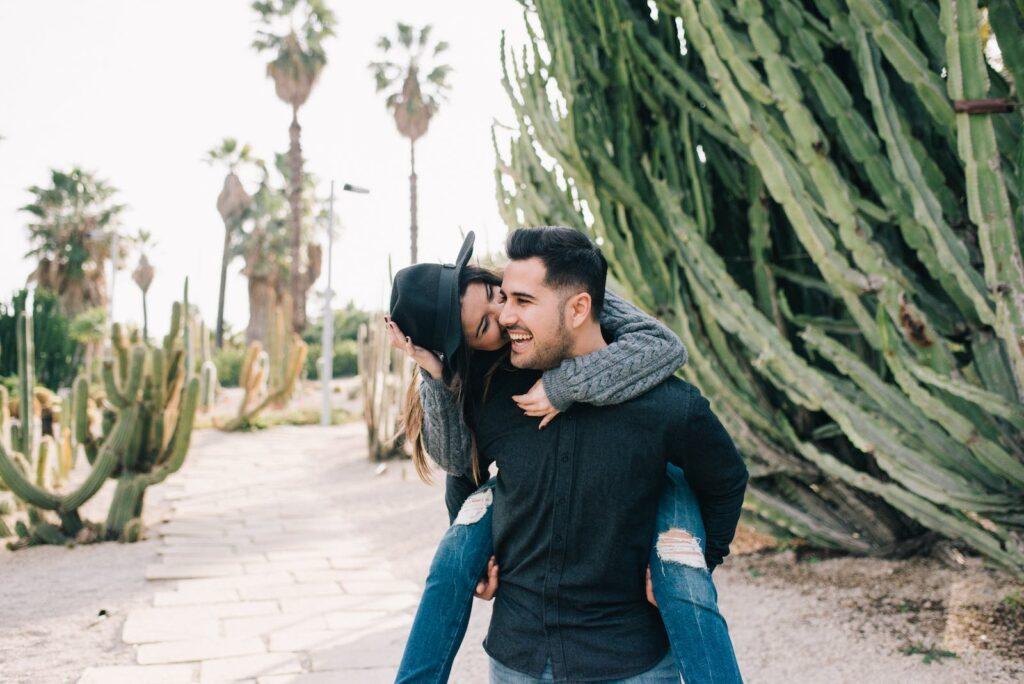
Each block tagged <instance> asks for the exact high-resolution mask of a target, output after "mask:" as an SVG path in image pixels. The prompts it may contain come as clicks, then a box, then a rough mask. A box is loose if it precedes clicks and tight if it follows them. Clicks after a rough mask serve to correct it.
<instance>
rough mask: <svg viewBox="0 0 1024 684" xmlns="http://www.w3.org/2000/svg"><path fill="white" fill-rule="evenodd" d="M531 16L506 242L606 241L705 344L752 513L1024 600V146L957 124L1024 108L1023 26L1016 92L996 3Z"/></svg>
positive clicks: (1012, 48)
mask: <svg viewBox="0 0 1024 684" xmlns="http://www.w3.org/2000/svg"><path fill="white" fill-rule="evenodd" d="M523 5H524V7H525V8H526V12H527V13H528V14H531V15H533V17H532V19H531V21H529V22H528V34H529V45H527V46H526V47H525V48H524V50H523V52H522V54H516V53H514V52H512V51H510V50H508V49H507V48H506V46H504V45H503V46H502V56H503V62H504V66H505V78H504V85H505V88H506V90H507V92H508V94H509V98H510V101H511V103H512V107H513V109H514V111H515V113H516V118H517V120H518V124H519V127H518V128H519V130H518V135H515V136H513V137H512V138H511V140H510V141H509V142H508V147H507V148H505V149H502V143H503V142H504V141H500V140H499V139H498V130H497V129H496V131H495V146H496V148H497V149H498V152H499V164H498V168H497V170H496V179H497V182H498V199H499V205H500V209H501V212H502V215H503V217H504V218H505V220H506V222H507V223H508V224H509V226H510V227H516V226H519V225H543V224H552V223H560V224H567V225H572V226H576V227H578V228H580V229H581V230H585V231H587V232H588V233H590V234H591V235H592V236H593V237H594V238H595V239H597V240H598V242H599V243H601V244H602V248H603V250H604V253H605V255H606V256H607V257H608V260H609V264H610V266H611V271H612V275H613V276H614V278H615V279H616V280H617V281H618V283H619V284H620V285H621V287H622V289H624V290H625V291H626V292H627V294H629V295H630V296H631V297H632V298H633V299H635V300H636V301H637V302H638V303H639V304H640V305H642V306H643V307H645V308H646V309H648V310H649V311H651V312H653V313H655V314H656V315H659V316H660V317H661V318H662V319H663V320H665V321H666V322H667V323H668V324H669V325H670V326H671V327H672V328H673V329H675V330H676V331H677V332H678V333H679V335H680V336H681V337H682V339H683V341H684V342H685V343H686V345H687V346H688V348H689V351H690V363H689V364H688V365H687V366H686V367H685V368H684V370H683V375H684V376H685V377H686V378H687V379H688V380H690V381H692V382H694V383H695V384H697V385H699V386H700V387H701V388H702V390H703V391H704V392H705V393H706V394H707V395H708V396H709V397H711V398H712V400H713V403H714V405H715V408H716V411H717V412H718V413H719V415H720V416H721V417H722V420H723V422H724V423H725V424H726V426H727V427H728V429H729V431H730V433H731V434H732V435H733V436H734V438H735V439H736V441H737V444H738V445H739V446H740V448H741V450H742V451H743V453H744V455H745V457H746V458H747V461H748V465H749V467H750V470H751V474H752V482H751V489H750V493H749V495H748V497H747V501H746V504H745V505H746V507H747V509H748V511H749V512H750V513H751V514H752V515H754V516H756V518H757V519H758V520H760V521H761V522H763V523H764V524H765V525H767V526H769V527H772V528H774V529H777V530H779V531H780V532H785V533H787V534H793V535H796V536H800V537H803V538H805V539H808V540H810V541H812V542H813V543H816V544H819V545H823V546H828V547H833V548H840V549H846V550H848V551H851V552H856V553H867V554H881V555H884V554H899V553H905V552H907V551H909V550H912V549H915V548H921V547H922V546H924V544H923V542H924V541H926V540H928V539H931V538H934V536H935V535H934V533H936V532H937V533H939V534H940V535H943V536H945V537H948V538H953V539H957V540H960V541H961V542H963V543H966V544H968V545H970V546H972V547H973V548H975V549H976V550H977V551H979V552H981V553H983V554H985V555H986V556H988V557H989V558H991V559H993V560H995V561H996V562H998V563H1000V564H1001V565H1003V566H1005V567H1007V568H1009V569H1011V570H1013V571H1014V572H1017V573H1022V574H1024V437H1022V431H1024V403H1022V400H1024V266H1022V260H1021V247H1020V240H1021V234H1022V233H1021V231H1022V228H1024V227H1022V226H1020V225H1018V224H1017V220H1018V219H1017V218H1016V217H1019V216H1020V215H1021V206H1022V203H1024V197H1022V196H1021V194H1022V190H1024V186H1022V185H1021V181H1022V179H1024V169H1022V168H1021V164H1022V162H1024V157H1022V156H1021V155H1022V153H1024V142H1022V129H1024V120H1022V117H1021V116H1020V113H1019V111H1018V113H1013V114H967V113H956V112H954V106H953V101H954V100H964V99H982V98H986V97H995V98H1005V97H1015V98H1016V99H1018V100H1019V99H1020V97H1021V96H1020V90H1019V87H1020V83H1019V81H1018V82H1017V85H1016V86H1015V85H1014V81H1013V79H1012V77H1010V74H1011V73H1015V72H1013V70H1014V69H1016V68H1018V67H1020V66H1024V62H1022V61H1021V60H1020V59H1018V57H1019V56H1020V55H1021V54H1024V53H1021V52H1020V49H1019V48H1018V47H1017V46H1016V45H1006V44H1005V43H1006V39H1007V38H1008V39H1010V40H1011V42H1012V40H1016V39H1018V38H1019V36H1018V35H1016V34H1015V32H1014V31H1013V30H1010V29H1009V28H1007V27H1008V26H1009V25H1010V24H1012V25H1014V26H1016V25H1017V24H1018V23H1021V22H1020V19H1019V18H1017V19H1014V20H1013V21H1012V22H1009V23H1007V22H1008V21H1009V20H1007V19H1005V17H1004V20H1003V21H1004V25H1002V26H994V27H993V28H995V40H998V41H1001V42H1000V47H1004V48H1005V50H1004V53H1005V54H1006V55H1007V59H1006V64H1007V67H1006V70H1005V71H997V70H996V69H995V68H993V67H992V66H991V65H990V64H988V63H987V61H986V59H985V56H984V53H983V47H984V46H983V45H982V38H981V31H980V30H979V27H980V25H981V24H983V23H984V21H985V18H986V15H985V13H984V12H983V11H980V10H979V9H978V7H977V3H976V2H975V1H973V0H942V2H941V3H940V4H939V6H936V7H933V6H931V5H929V4H928V3H914V2H910V1H909V0H894V2H890V3H883V2H880V0H778V1H777V2H771V3H768V2H765V1H764V0H740V1H739V2H735V3H734V2H724V0H680V1H679V2H668V1H667V0H658V1H657V2H655V3H652V4H650V6H648V4H645V3H640V2H632V1H630V0H585V1H583V2H569V1H568V0H531V1H530V2H523ZM989 11H990V12H992V11H997V12H1001V13H1002V14H1003V15H1007V14H1012V10H1009V9H1008V5H1007V3H1004V2H996V3H992V4H991V5H990V9H989ZM534 19H535V20H536V21H533V20H534ZM944 78H945V83H943V79H944Z"/></svg>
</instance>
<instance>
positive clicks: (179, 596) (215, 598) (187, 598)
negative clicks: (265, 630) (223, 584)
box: [153, 589, 257, 607]
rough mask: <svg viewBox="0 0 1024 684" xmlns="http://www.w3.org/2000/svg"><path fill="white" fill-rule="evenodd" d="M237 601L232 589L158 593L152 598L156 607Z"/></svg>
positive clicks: (235, 592) (235, 593)
mask: <svg viewBox="0 0 1024 684" xmlns="http://www.w3.org/2000/svg"><path fill="white" fill-rule="evenodd" d="M246 598H257V597H246ZM237 600H238V592H237V591H235V590H234V589H188V590H186V591H158V592H157V593H156V594H155V595H154V596H153V605H154V606H157V607H168V606H193V605H208V604H211V603H228V602H231V601H237Z"/></svg>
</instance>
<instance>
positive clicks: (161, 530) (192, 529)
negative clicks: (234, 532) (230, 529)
mask: <svg viewBox="0 0 1024 684" xmlns="http://www.w3.org/2000/svg"><path fill="white" fill-rule="evenodd" d="M156 532H157V533H158V534H160V535H161V536H163V537H168V536H175V535H181V536H182V537H223V536H225V533H226V532H227V529H226V528H225V527H224V526H223V525H219V524H202V523H191V522H182V521H171V522H168V523H163V524H162V525H160V526H159V527H157V528H156Z"/></svg>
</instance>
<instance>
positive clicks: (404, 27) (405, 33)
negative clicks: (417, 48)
mask: <svg viewBox="0 0 1024 684" xmlns="http://www.w3.org/2000/svg"><path fill="white" fill-rule="evenodd" d="M398 42H399V43H401V44H402V47H404V48H405V49H407V50H408V49H410V48H411V47H412V26H410V25H409V24H403V23H402V22H398Z"/></svg>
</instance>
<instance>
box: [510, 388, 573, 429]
mask: <svg viewBox="0 0 1024 684" xmlns="http://www.w3.org/2000/svg"><path fill="white" fill-rule="evenodd" d="M512 400H513V401H514V402H516V405H517V406H519V408H521V409H522V410H523V411H525V412H526V415H528V416H533V417H534V418H542V420H541V421H540V426H538V428H537V429H538V430H542V429H544V426H545V425H547V424H548V423H550V422H551V421H553V420H554V419H555V416H557V415H558V414H559V413H561V411H559V410H558V409H556V408H555V407H554V406H552V405H551V402H550V401H548V393H547V390H545V389H544V380H543V379H540V380H538V381H537V382H535V383H533V387H531V388H530V391H529V392H527V393H526V394H517V395H516V396H514V397H512Z"/></svg>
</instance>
